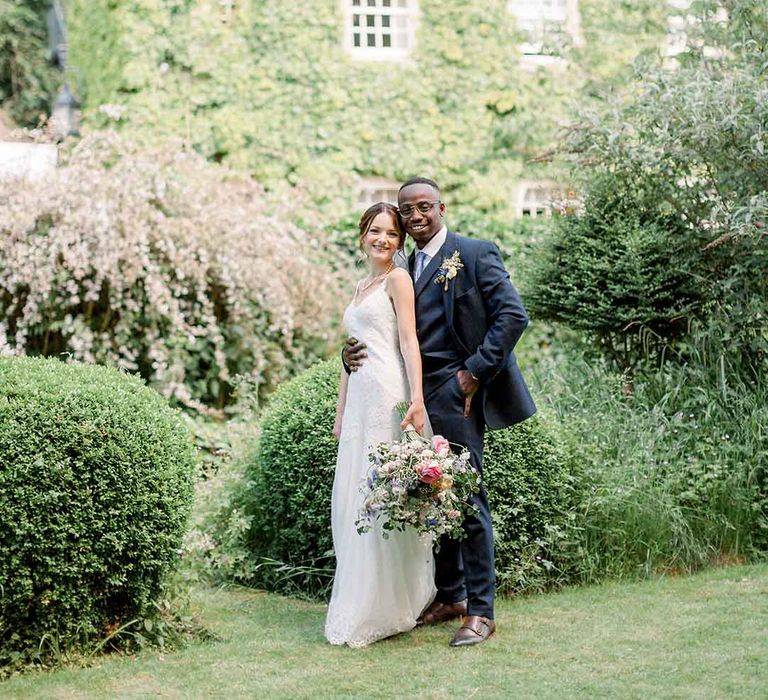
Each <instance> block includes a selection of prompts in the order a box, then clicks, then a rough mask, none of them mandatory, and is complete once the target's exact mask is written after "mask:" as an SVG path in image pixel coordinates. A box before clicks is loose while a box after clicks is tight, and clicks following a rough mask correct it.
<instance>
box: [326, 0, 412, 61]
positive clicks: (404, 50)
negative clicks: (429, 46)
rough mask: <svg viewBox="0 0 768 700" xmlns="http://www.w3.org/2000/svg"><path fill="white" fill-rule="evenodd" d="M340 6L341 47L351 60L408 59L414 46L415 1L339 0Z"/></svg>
mask: <svg viewBox="0 0 768 700" xmlns="http://www.w3.org/2000/svg"><path fill="white" fill-rule="evenodd" d="M341 4H342V17H343V21H344V47H345V49H346V50H347V52H348V53H349V54H350V56H352V58H354V59H357V60H361V61H404V60H406V59H408V58H409V56H410V55H411V52H412V51H413V48H414V46H415V44H416V24H417V21H418V15H419V6H418V2H417V0H341ZM358 29H359V31H357V30H358ZM356 35H357V36H358V37H359V39H357V40H356ZM356 42H357V43H358V44H359V45H356ZM371 42H373V46H371V45H370V43H371ZM386 43H389V46H387V45H386Z"/></svg>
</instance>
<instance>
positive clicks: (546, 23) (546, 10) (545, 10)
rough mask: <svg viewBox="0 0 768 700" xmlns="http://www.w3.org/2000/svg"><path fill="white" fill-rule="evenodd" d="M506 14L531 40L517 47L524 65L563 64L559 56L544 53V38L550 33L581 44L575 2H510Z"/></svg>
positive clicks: (579, 20) (547, 0)
mask: <svg viewBox="0 0 768 700" xmlns="http://www.w3.org/2000/svg"><path fill="white" fill-rule="evenodd" d="M507 10H508V11H509V13H510V14H511V15H513V17H514V18H515V21H516V23H517V28H518V30H520V31H521V32H523V33H526V32H527V33H528V34H529V36H530V38H529V39H528V40H527V41H523V42H522V43H521V44H520V53H521V55H522V60H523V62H524V63H530V64H533V65H548V64H559V63H563V62H564V59H563V57H562V56H560V55H559V54H554V53H544V46H545V43H546V37H547V35H548V34H552V33H553V30H556V32H558V33H559V32H562V33H564V34H567V35H568V36H569V38H570V41H571V43H572V44H573V45H574V46H581V45H582V44H583V40H582V36H581V18H580V14H579V4H578V0H509V2H508V3H507Z"/></svg>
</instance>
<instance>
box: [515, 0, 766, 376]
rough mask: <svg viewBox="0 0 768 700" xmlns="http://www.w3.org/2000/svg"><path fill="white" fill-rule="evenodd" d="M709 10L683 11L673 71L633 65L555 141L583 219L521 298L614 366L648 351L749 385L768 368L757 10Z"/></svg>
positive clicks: (745, 3)
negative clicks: (739, 376)
mask: <svg viewBox="0 0 768 700" xmlns="http://www.w3.org/2000/svg"><path fill="white" fill-rule="evenodd" d="M718 8H722V3H718V2H714V0H701V1H699V2H696V3H694V4H693V7H692V12H694V14H698V16H699V17H698V21H696V22H692V23H691V26H690V27H688V30H689V31H690V36H691V44H690V46H689V51H688V52H687V53H686V54H684V55H683V56H682V57H681V58H680V60H679V65H678V67H677V69H676V70H669V69H668V67H667V66H664V65H660V64H656V65H643V66H642V67H641V70H640V71H639V72H638V75H637V76H636V78H637V83H636V85H635V86H634V88H633V91H632V92H631V93H630V95H629V96H627V95H626V94H621V95H617V96H615V97H614V98H612V99H610V100H609V101H608V102H607V103H606V105H605V106H604V107H603V108H602V109H601V110H599V111H589V110H584V113H583V114H582V115H581V120H580V126H579V127H578V128H575V129H574V130H573V131H571V132H570V135H569V138H568V140H567V142H566V149H567V150H568V151H569V152H570V153H571V155H572V156H573V157H574V158H575V159H576V160H577V163H578V173H577V174H578V175H579V176H580V179H581V180H582V182H583V191H584V192H585V193H586V201H585V212H584V214H583V215H582V216H580V217H578V218H577V219H574V220H564V221H562V222H561V225H560V226H558V227H557V228H556V230H555V234H554V236H553V237H552V238H551V239H550V241H549V242H548V243H547V244H546V245H545V249H544V251H543V252H542V253H541V254H540V256H539V257H540V259H541V260H542V261H543V264H542V266H541V267H540V268H539V269H538V273H537V274H535V275H534V281H533V283H532V284H531V285H530V287H531V289H529V290H528V291H529V293H528V296H527V299H528V300H529V302H530V305H531V311H532V312H533V313H534V314H537V315H539V316H540V317H542V318H545V319H550V320H562V321H564V322H565V323H568V324H569V325H571V326H574V327H577V328H581V329H584V330H587V331H588V332H590V333H591V334H593V335H594V336H596V337H597V340H598V341H600V342H601V345H602V347H603V348H604V349H606V350H607V354H611V355H614V356H622V355H623V364H624V365H625V366H631V365H635V364H637V363H638V362H639V361H640V360H641V359H642V358H643V357H645V356H647V355H648V354H649V352H648V350H649V348H650V349H653V347H654V346H656V348H657V349H658V350H659V351H660V352H662V351H663V352H664V353H665V356H666V357H670V356H671V355H672V353H670V352H669V351H670V349H671V350H672V351H673V352H676V353H678V356H679V357H682V358H683V359H689V358H692V356H691V355H690V354H689V350H690V348H691V347H692V346H695V347H696V348H697V350H702V349H703V350H705V351H706V352H708V353H709V354H710V355H712V356H713V357H714V358H720V357H722V358H724V362H725V363H726V364H727V365H729V366H732V367H734V368H742V369H744V370H746V371H749V372H750V373H751V374H752V375H755V374H758V373H760V372H761V371H762V369H761V368H764V363H765V361H766V358H768V320H767V319H768V309H767V308H766V299H768V276H766V275H765V269H766V266H768V236H766V231H767V230H768V187H767V185H766V183H768V159H767V158H766V157H765V150H766V144H765V130H766V125H768V90H766V87H765V58H764V57H765V53H766V51H767V50H768V38H767V37H768V6H766V5H765V3H758V2H755V1H754V0H734V1H733V2H730V3H728V4H727V9H728V17H727V20H725V21H723V18H722V17H721V16H718V14H717V13H716V10H717V9H718ZM712 56H714V58H712ZM691 322H693V323H691ZM689 327H690V328H693V329H694V330H695V332H694V333H689V332H688V331H689ZM609 336H610V338H609ZM702 336H703V337H702ZM606 338H609V339H610V342H605V341H606ZM675 339H677V341H678V342H676V343H673V344H672V347H671V348H670V347H668V346H669V341H670V340H675ZM694 359H695V358H694Z"/></svg>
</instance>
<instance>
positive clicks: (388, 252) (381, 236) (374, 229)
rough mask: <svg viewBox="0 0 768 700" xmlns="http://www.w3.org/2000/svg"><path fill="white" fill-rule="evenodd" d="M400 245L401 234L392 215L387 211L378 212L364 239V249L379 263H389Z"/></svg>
mask: <svg viewBox="0 0 768 700" xmlns="http://www.w3.org/2000/svg"><path fill="white" fill-rule="evenodd" d="M399 245H400V234H399V233H398V230H397V227H396V225H395V222H394V221H393V220H392V216H391V215H390V214H388V213H387V212H382V213H381V214H378V215H377V216H376V218H375V219H374V220H373V221H371V225H370V226H369V227H368V231H367V232H366V234H365V238H364V239H363V250H364V251H365V254H366V255H367V256H368V259H369V260H370V261H371V262H376V263H378V264H379V265H389V264H390V263H391V262H392V258H393V257H395V253H396V252H397V248H398V246H399Z"/></svg>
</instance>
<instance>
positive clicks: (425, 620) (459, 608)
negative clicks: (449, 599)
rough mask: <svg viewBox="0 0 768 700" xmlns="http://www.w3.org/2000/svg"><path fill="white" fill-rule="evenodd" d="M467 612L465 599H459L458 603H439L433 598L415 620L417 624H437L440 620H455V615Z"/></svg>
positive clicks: (460, 615)
mask: <svg viewBox="0 0 768 700" xmlns="http://www.w3.org/2000/svg"><path fill="white" fill-rule="evenodd" d="M466 614H467V601H466V600H460V601H459V602H458V603H440V602H438V601H436V600H433V601H432V602H431V603H430V604H429V606H428V607H427V609H426V610H425V611H424V612H423V613H421V615H420V616H419V619H418V620H416V624H417V625H437V624H439V623H440V622H447V621H448V620H455V619H456V618H457V617H464V615H466Z"/></svg>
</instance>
